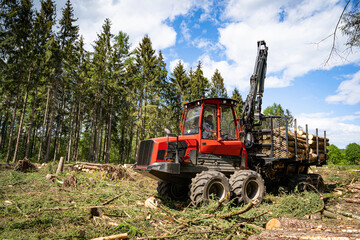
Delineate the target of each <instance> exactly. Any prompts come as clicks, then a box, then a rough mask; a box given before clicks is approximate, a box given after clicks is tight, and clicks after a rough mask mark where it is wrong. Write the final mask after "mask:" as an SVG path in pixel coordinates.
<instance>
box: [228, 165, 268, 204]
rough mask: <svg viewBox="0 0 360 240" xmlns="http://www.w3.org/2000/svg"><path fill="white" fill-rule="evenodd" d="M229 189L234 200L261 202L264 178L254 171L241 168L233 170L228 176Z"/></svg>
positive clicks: (263, 193)
mask: <svg viewBox="0 0 360 240" xmlns="http://www.w3.org/2000/svg"><path fill="white" fill-rule="evenodd" d="M230 185H231V191H232V193H233V197H234V198H235V199H236V201H237V202H238V203H239V204H240V203H245V204H247V203H249V202H250V201H252V200H258V201H259V202H258V204H260V203H261V202H262V200H263V199H264V195H265V184H264V179H263V178H262V177H261V175H260V174H259V173H257V172H255V171H251V170H243V171H238V172H235V173H234V174H233V175H231V177H230Z"/></svg>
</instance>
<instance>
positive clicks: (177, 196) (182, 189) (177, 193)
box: [156, 181, 189, 200]
mask: <svg viewBox="0 0 360 240" xmlns="http://www.w3.org/2000/svg"><path fill="white" fill-rule="evenodd" d="M156 190H157V192H158V195H159V196H160V197H162V198H165V199H173V200H183V199H186V198H187V197H188V193H189V187H188V186H187V185H181V184H174V183H167V182H162V181H159V182H158V187H157V189H156Z"/></svg>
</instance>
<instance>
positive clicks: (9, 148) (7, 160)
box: [6, 92, 19, 163]
mask: <svg viewBox="0 0 360 240" xmlns="http://www.w3.org/2000/svg"><path fill="white" fill-rule="evenodd" d="M18 100H19V92H18V93H17V94H16V100H15V106H14V113H13V116H12V120H11V127H10V135H9V143H8V149H7V153H6V162H7V163H9V161H10V150H11V142H12V141H11V140H12V136H13V132H14V125H15V118H16V110H17V104H18Z"/></svg>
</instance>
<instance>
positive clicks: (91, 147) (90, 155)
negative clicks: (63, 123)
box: [88, 107, 96, 162]
mask: <svg viewBox="0 0 360 240" xmlns="http://www.w3.org/2000/svg"><path fill="white" fill-rule="evenodd" d="M93 111H94V117H93V120H92V123H91V134H90V140H89V153H88V162H92V160H93V159H92V156H93V154H92V151H93V138H94V131H95V124H96V122H95V120H96V107H95V108H94V110H93Z"/></svg>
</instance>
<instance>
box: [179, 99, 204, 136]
mask: <svg viewBox="0 0 360 240" xmlns="http://www.w3.org/2000/svg"><path fill="white" fill-rule="evenodd" d="M200 112H201V106H195V107H192V108H189V109H188V110H187V112H186V118H185V126H184V131H183V134H184V135H191V134H197V133H199V118H200Z"/></svg>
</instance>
